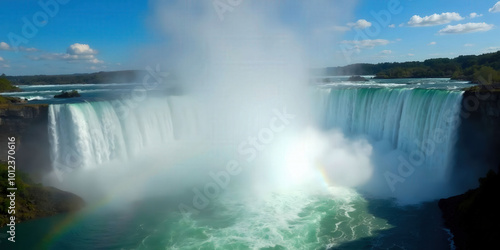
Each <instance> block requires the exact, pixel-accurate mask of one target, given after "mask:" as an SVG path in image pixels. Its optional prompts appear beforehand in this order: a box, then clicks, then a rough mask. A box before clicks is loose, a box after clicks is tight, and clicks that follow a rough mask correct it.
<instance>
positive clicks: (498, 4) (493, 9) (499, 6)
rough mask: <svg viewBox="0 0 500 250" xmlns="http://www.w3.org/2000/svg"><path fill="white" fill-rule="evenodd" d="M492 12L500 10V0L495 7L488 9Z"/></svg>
mask: <svg viewBox="0 0 500 250" xmlns="http://www.w3.org/2000/svg"><path fill="white" fill-rule="evenodd" d="M488 11H489V12H490V13H496V12H500V1H498V2H497V3H496V4H495V5H493V7H491V8H490V9H489V10H488Z"/></svg>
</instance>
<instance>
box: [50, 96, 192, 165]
mask: <svg viewBox="0 0 500 250" xmlns="http://www.w3.org/2000/svg"><path fill="white" fill-rule="evenodd" d="M195 113H196V111H195V110H194V109H193V108H191V107H190V106H189V103H188V102H186V101H185V100H182V99H181V98H178V97H168V98H157V99H151V100H147V101H144V102H142V103H140V105H138V106H137V107H133V106H130V104H129V103H127V102H124V101H118V100H115V101H100V102H83V103H71V104H54V105H50V106H49V124H48V128H49V142H50V145H51V158H52V162H53V165H54V167H55V168H57V169H59V170H64V169H67V168H92V167H95V166H96V165H99V164H102V163H105V162H108V161H111V160H114V159H129V158H130V157H133V156H135V155H136V154H137V153H139V152H141V150H145V149H147V148H152V147H156V146H160V145H165V144H168V143H172V142H173V141H175V140H176V139H177V138H180V137H182V138H188V137H190V136H192V137H196V132H197V130H198V126H199V124H198V123H199V122H197V121H196V117H197V115H196V114H195ZM174 117H175V119H174ZM174 128H175V129H174Z"/></svg>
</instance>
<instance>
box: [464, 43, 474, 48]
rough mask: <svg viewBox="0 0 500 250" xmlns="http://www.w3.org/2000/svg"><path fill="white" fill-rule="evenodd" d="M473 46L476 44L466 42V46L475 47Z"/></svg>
mask: <svg viewBox="0 0 500 250" xmlns="http://www.w3.org/2000/svg"><path fill="white" fill-rule="evenodd" d="M473 46H474V44H472V43H466V44H464V47H473Z"/></svg>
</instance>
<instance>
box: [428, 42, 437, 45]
mask: <svg viewBox="0 0 500 250" xmlns="http://www.w3.org/2000/svg"><path fill="white" fill-rule="evenodd" d="M436 44H437V43H436V42H430V43H429V44H428V45H436Z"/></svg>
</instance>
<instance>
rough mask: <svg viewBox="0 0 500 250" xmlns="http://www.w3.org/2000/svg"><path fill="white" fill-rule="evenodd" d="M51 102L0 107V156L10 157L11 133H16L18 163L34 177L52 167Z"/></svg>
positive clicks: (19, 166) (3, 157) (18, 166)
mask: <svg viewBox="0 0 500 250" xmlns="http://www.w3.org/2000/svg"><path fill="white" fill-rule="evenodd" d="M47 119H48V105H7V106H4V107H0V159H1V160H6V159H7V151H8V148H7V142H8V137H12V136H15V137H16V142H17V143H16V155H15V157H16V167H17V169H19V170H22V171H24V172H28V173H30V174H31V175H32V176H33V177H34V178H35V179H37V178H38V177H40V176H41V175H42V174H43V173H44V172H45V173H46V172H47V171H48V170H50V167H51V165H50V151H49V148H50V147H49V142H48V128H47Z"/></svg>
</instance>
